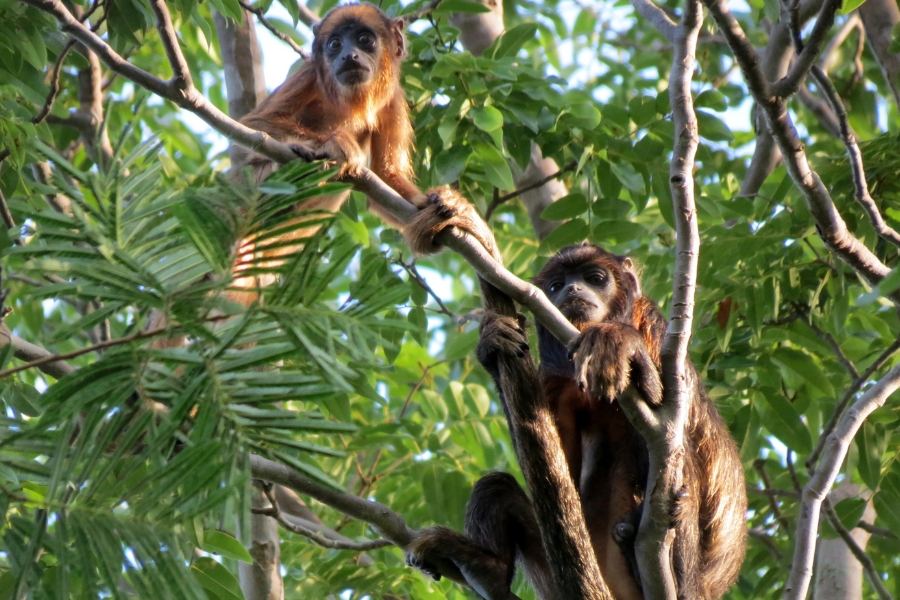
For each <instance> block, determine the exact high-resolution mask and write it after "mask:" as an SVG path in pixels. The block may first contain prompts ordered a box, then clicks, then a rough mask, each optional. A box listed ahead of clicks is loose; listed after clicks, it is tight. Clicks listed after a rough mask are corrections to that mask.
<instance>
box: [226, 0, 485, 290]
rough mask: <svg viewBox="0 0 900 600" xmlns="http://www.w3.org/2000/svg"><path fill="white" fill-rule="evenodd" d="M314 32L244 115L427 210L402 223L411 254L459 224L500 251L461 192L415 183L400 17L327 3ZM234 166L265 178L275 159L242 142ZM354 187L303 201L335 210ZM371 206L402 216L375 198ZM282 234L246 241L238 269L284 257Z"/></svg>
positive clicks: (245, 283)
mask: <svg viewBox="0 0 900 600" xmlns="http://www.w3.org/2000/svg"><path fill="white" fill-rule="evenodd" d="M313 34H314V39H313V44H312V55H311V58H310V60H309V61H307V62H305V63H303V64H302V65H301V66H300V68H299V69H298V70H297V71H296V72H295V73H294V74H293V75H291V76H290V77H288V79H287V80H286V81H285V82H284V83H283V84H282V85H281V86H280V87H279V88H278V89H276V90H275V91H274V92H273V93H272V94H271V95H270V96H269V97H267V98H266V99H265V100H263V101H262V102H261V103H260V104H259V106H257V107H256V109H255V110H253V111H252V112H251V113H250V114H248V115H247V116H246V117H244V118H243V119H242V120H241V122H242V123H243V124H244V125H247V126H248V127H251V128H253V129H257V130H259V131H263V132H265V133H267V134H268V135H270V136H272V137H273V138H275V139H277V140H279V141H283V142H286V143H288V144H290V145H291V147H292V148H293V149H294V151H295V152H296V153H297V154H298V155H299V156H300V157H301V158H304V159H306V160H315V159H329V160H333V161H336V162H337V163H338V164H339V166H340V174H339V176H357V175H359V174H360V173H361V171H362V168H363V167H365V166H369V167H370V168H371V169H372V171H373V172H374V173H375V174H376V175H378V177H380V178H381V179H382V180H384V182H385V183H387V184H388V185H389V186H390V187H392V188H393V189H394V190H395V191H396V192H397V193H399V194H400V195H401V196H403V197H404V198H405V199H406V200H408V201H409V202H411V203H412V204H414V205H415V206H417V207H418V208H420V209H423V210H421V211H420V212H419V214H418V215H417V216H416V217H415V219H414V220H413V222H412V223H410V224H409V225H408V226H407V227H406V228H405V231H404V235H405V237H406V239H407V242H408V243H409V245H410V247H411V249H412V250H413V252H415V253H417V254H429V253H433V252H436V251H437V250H438V249H439V247H438V246H437V245H436V244H435V243H434V241H433V239H434V235H436V234H437V233H438V232H439V231H440V230H441V229H443V228H446V227H449V226H453V225H455V226H458V227H460V228H462V229H464V230H466V231H468V232H469V233H471V234H472V235H474V236H475V237H476V239H478V240H479V241H481V243H482V244H483V245H484V246H485V248H487V249H488V251H489V252H491V254H492V255H493V256H494V257H495V258H498V259H499V253H498V252H497V249H496V246H495V245H494V239H493V235H492V234H491V232H490V229H489V228H488V227H487V225H485V224H484V222H483V220H482V219H481V218H480V216H479V215H478V214H477V212H476V211H475V209H474V207H472V206H471V205H470V204H469V203H468V201H467V200H466V199H465V198H463V197H462V196H461V195H460V194H459V193H458V192H456V191H455V190H452V189H450V188H447V187H444V188H438V189H433V190H430V191H429V192H428V193H427V194H423V193H422V192H421V191H420V190H419V188H418V187H416V185H415V184H414V183H413V182H412V179H413V167H412V159H411V154H410V153H411V149H412V142H413V135H412V133H413V132H412V126H411V124H410V120H409V108H408V106H407V103H406V97H405V95H404V93H403V88H402V86H401V85H400V63H401V62H402V60H403V58H404V57H405V55H406V44H405V41H404V38H403V20H402V19H390V18H389V17H387V16H386V15H385V14H384V13H383V12H382V11H381V10H380V9H378V8H377V7H375V6H372V5H371V4H349V5H345V6H339V7H336V8H334V9H332V10H331V11H329V12H328V14H327V15H325V18H324V19H322V21H321V22H320V23H318V24H316V25H314V26H313ZM235 166H236V167H237V168H238V169H240V168H243V167H246V166H249V167H251V169H252V175H253V178H254V180H255V181H256V183H260V182H261V181H262V180H264V179H265V178H266V177H267V176H268V175H269V174H270V173H272V171H274V170H275V169H276V168H277V166H278V165H277V164H276V163H275V162H274V161H272V160H271V159H269V158H267V157H265V156H262V155H260V154H256V153H254V152H251V151H249V150H246V149H244V150H241V151H239V152H238V158H237V159H236V165H235ZM348 195H349V192H345V193H342V194H338V195H331V196H324V197H321V198H316V199H314V200H310V201H308V202H304V203H302V204H301V205H300V206H298V207H297V208H298V209H301V210H317V211H327V212H332V213H333V212H336V211H337V210H338V209H339V208H340V206H341V204H343V202H344V200H345V199H346V198H347V196H348ZM372 208H373V210H374V211H375V212H376V213H377V214H379V216H381V217H382V218H384V219H386V220H387V221H389V222H391V223H393V224H395V225H396V224H397V223H396V221H394V219H393V218H392V217H391V216H390V215H389V214H387V213H386V212H384V211H382V210H380V209H379V208H378V206H377V205H372ZM300 218H301V219H302V218H303V217H300ZM316 229H317V227H305V228H301V229H299V230H297V231H295V232H294V233H293V234H291V235H290V238H291V239H297V240H301V239H303V238H306V237H309V236H310V235H312V234H313V233H314V232H315V230H316ZM284 241H285V240H283V239H279V240H277V243H276V244H275V245H276V246H277V247H278V249H277V250H262V251H260V250H259V249H258V248H256V245H255V243H254V242H253V240H245V242H244V243H243V244H242V247H241V249H240V252H239V254H240V258H239V259H238V262H237V265H236V267H235V270H236V271H238V272H239V271H241V270H242V268H241V265H242V264H244V263H249V262H250V261H251V260H253V258H254V257H255V255H256V254H261V255H263V256H266V257H268V256H274V257H280V256H284V255H286V254H289V253H290V252H292V251H293V250H295V249H296V248H295V247H293V246H290V245H285V244H284ZM270 264H272V263H270ZM275 264H277V263H275ZM267 283H269V282H268V281H262V280H258V279H250V278H240V277H238V278H237V279H236V281H235V286H236V287H238V288H253V287H259V286H261V285H266V284H267ZM233 297H234V299H236V300H238V301H241V302H243V303H245V304H249V303H250V302H252V301H253V299H255V297H256V296H255V294H252V293H249V294H242V293H237V294H233Z"/></svg>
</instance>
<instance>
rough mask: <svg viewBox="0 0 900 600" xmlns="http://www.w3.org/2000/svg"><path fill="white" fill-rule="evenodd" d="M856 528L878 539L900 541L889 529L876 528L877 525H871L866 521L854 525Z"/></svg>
mask: <svg viewBox="0 0 900 600" xmlns="http://www.w3.org/2000/svg"><path fill="white" fill-rule="evenodd" d="M856 526H857V527H859V528H860V529H862V530H863V531H868V532H869V533H871V534H872V535H877V536H880V537H886V538H890V539H892V540H896V539H900V538H898V537H897V534H896V533H894V532H893V531H891V530H890V529H885V528H884V527H878V526H877V525H873V524H871V523H869V522H868V521H860V522H859V523H857V524H856Z"/></svg>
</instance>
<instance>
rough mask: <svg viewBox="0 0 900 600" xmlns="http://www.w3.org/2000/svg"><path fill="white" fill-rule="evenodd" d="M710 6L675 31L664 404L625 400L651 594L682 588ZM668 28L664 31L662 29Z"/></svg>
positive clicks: (671, 598) (641, 563) (692, 2)
mask: <svg viewBox="0 0 900 600" xmlns="http://www.w3.org/2000/svg"><path fill="white" fill-rule="evenodd" d="M702 14H703V11H702V9H701V7H700V2H699V0H686V3H685V11H684V16H683V17H682V22H681V24H680V25H679V26H678V28H677V30H676V31H675V32H674V34H672V40H673V50H674V54H673V56H672V73H671V77H670V80H669V95H670V102H671V106H672V117H673V121H674V126H675V146H674V149H673V155H672V162H671V165H670V168H669V187H670V189H671V190H672V200H673V205H674V212H675V236H676V239H677V242H676V247H675V275H674V281H673V286H672V287H673V290H672V315H671V319H670V321H669V326H668V328H667V331H666V335H665V338H664V340H663V343H662V349H661V352H660V360H661V363H662V383H663V403H662V406H661V407H660V408H658V409H656V410H655V411H650V410H648V407H647V406H644V405H643V403H641V402H634V403H632V402H620V403H619V406H621V407H622V409H623V410H625V411H626V414H627V416H628V419H629V421H631V423H632V424H633V425H634V426H635V428H636V429H637V430H638V431H639V432H640V433H641V435H642V437H643V438H644V441H645V442H646V443H647V450H648V454H649V465H648V477H647V496H646V498H645V500H644V508H643V514H642V515H641V523H640V527H639V528H638V533H637V538H636V540H635V554H636V558H637V563H638V570H639V571H640V573H641V585H642V587H643V592H644V595H645V597H647V598H659V599H663V598H665V599H667V600H675V599H676V598H677V597H678V589H677V585H676V581H675V572H674V566H673V564H672V559H671V557H672V544H673V543H674V539H675V530H674V529H673V528H671V527H670V523H671V516H670V515H671V514H672V512H671V511H672V506H673V504H674V502H675V498H676V494H677V493H678V491H679V490H681V489H682V486H683V481H684V472H683V471H684V432H685V429H686V423H687V414H688V409H689V407H690V403H691V397H690V390H691V388H692V386H694V385H697V382H696V381H692V380H691V379H692V377H693V376H692V375H691V374H689V373H688V369H687V363H686V359H687V349H688V343H689V342H690V339H691V325H692V323H693V319H694V294H695V292H696V285H697V262H698V256H699V252H700V234H699V230H698V225H697V208H696V205H695V200H694V178H693V171H694V157H695V156H696V153H697V147H698V146H699V143H700V138H699V135H698V131H697V116H696V113H695V112H694V104H693V99H692V96H691V79H692V77H693V72H694V59H695V54H696V50H697V38H698V37H699V34H700V26H701V25H702V22H703V18H702ZM663 33H664V35H665V32H663Z"/></svg>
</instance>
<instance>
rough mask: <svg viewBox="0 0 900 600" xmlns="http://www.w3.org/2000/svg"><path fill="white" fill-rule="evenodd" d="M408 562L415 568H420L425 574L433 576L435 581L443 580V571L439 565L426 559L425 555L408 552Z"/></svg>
mask: <svg viewBox="0 0 900 600" xmlns="http://www.w3.org/2000/svg"><path fill="white" fill-rule="evenodd" d="M406 564H407V565H408V566H410V567H413V568H414V569H418V570H420V571H421V572H422V574H423V575H427V576H428V577H431V578H432V579H434V580H435V581H440V580H441V573H440V571H438V569H437V567H435V566H434V565H432V564H431V563H429V562H428V561H427V560H425V558H424V556H422V555H421V554H418V553H414V552H407V554H406Z"/></svg>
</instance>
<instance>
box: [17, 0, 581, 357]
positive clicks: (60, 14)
mask: <svg viewBox="0 0 900 600" xmlns="http://www.w3.org/2000/svg"><path fill="white" fill-rule="evenodd" d="M22 1H23V2H25V3H26V4H29V5H31V6H34V7H36V8H39V9H41V10H44V11H46V12H48V13H50V14H52V15H53V16H54V17H55V18H56V19H57V20H58V21H59V22H60V23H61V25H62V29H63V31H66V32H68V33H70V34H71V35H72V36H74V37H75V38H76V39H78V40H79V41H81V42H82V43H84V44H85V45H86V46H88V47H89V48H91V49H92V50H94V51H95V52H96V53H97V55H98V56H99V57H100V58H101V60H103V62H104V63H106V65H107V66H108V67H109V68H110V69H111V70H113V71H114V72H116V73H119V74H120V75H122V76H124V77H127V78H128V79H130V80H132V81H134V82H135V83H137V84H138V85H141V86H143V87H145V88H147V89H148V90H150V91H152V92H154V93H155V94H157V95H159V96H161V97H163V98H166V99H167V100H171V101H172V102H174V103H175V104H177V105H178V106H180V107H182V108H184V109H186V110H189V111H191V112H192V113H194V114H196V115H197V116H199V117H200V118H201V119H203V120H204V121H205V122H206V123H208V124H209V125H210V126H212V128H213V129H215V130H216V131H218V132H219V133H221V134H222V135H224V136H226V137H228V138H229V139H231V140H234V141H236V142H238V143H240V144H243V145H244V146H247V147H248V148H251V149H252V150H254V151H256V152H259V153H260V154H263V155H265V156H268V157H269V158H271V159H273V160H275V161H278V162H280V163H286V162H290V161H291V160H294V159H295V158H296V155H295V154H294V152H293V151H292V150H291V149H290V147H289V146H288V145H287V144H283V143H281V142H278V141H276V140H274V139H273V138H271V137H270V136H268V135H267V134H265V133H262V132H260V131H255V130H253V129H250V128H249V127H246V126H245V125H242V124H240V123H238V122H237V121H234V120H233V119H230V118H229V117H228V116H227V115H225V114H223V113H222V112H221V111H220V110H219V109H217V108H216V107H215V106H213V105H212V104H211V103H210V102H209V101H208V100H207V99H206V98H205V97H203V95H201V94H200V93H199V92H198V91H197V90H196V89H195V88H193V87H192V88H190V89H186V90H179V89H176V88H174V87H173V86H170V85H169V84H168V83H167V82H165V81H163V80H161V79H159V78H157V77H155V76H153V75H151V74H150V73H148V72H146V71H144V70H142V69H140V68H138V67H135V66H134V65H131V64H129V63H128V62H127V61H126V60H124V59H123V58H122V57H121V56H119V55H118V54H116V53H115V51H113V49H112V48H111V47H110V46H109V45H108V44H107V43H106V42H105V41H103V40H102V39H101V38H99V37H98V36H97V35H95V34H94V33H93V32H92V31H90V30H89V29H87V28H85V27H84V26H83V25H82V24H81V23H79V22H78V21H77V20H76V19H75V18H74V17H73V16H72V15H71V13H69V11H68V10H66V8H65V6H63V4H62V2H60V0H22ZM352 183H353V184H354V187H355V188H356V189H357V190H359V191H361V192H363V193H365V194H366V195H368V196H369V198H370V199H371V200H372V201H374V202H375V203H377V204H378V205H379V206H380V207H381V208H382V209H384V210H385V211H386V212H388V213H389V214H390V215H391V216H393V217H394V218H395V219H396V220H397V221H399V222H400V223H407V222H409V220H410V219H411V218H412V216H413V215H414V214H416V212H417V210H418V209H416V208H415V207H414V206H413V205H412V204H410V203H409V202H407V201H406V200H405V199H404V198H402V197H401V196H400V195H399V194H397V193H396V192H395V191H394V190H392V189H391V188H390V187H388V186H387V185H386V184H385V183H384V182H383V181H382V180H381V179H379V178H378V177H377V176H376V175H375V174H374V173H372V172H371V171H369V170H368V169H365V170H364V171H363V174H362V175H361V176H360V177H358V178H355V179H353V180H352ZM438 241H439V242H440V243H442V244H443V245H445V246H447V247H448V248H452V249H453V250H455V251H457V252H459V253H460V254H462V255H463V257H464V258H466V260H468V262H469V263H470V264H472V266H473V267H474V268H475V270H476V271H478V273H479V275H481V276H482V277H484V278H485V279H486V280H487V281H489V282H490V283H492V284H493V285H495V286H496V287H497V288H499V289H500V290H502V291H503V292H505V293H506V294H507V295H509V296H510V297H512V298H513V299H514V300H516V301H517V302H520V303H521V304H524V305H525V306H526V307H527V308H528V309H530V310H531V311H532V312H533V313H534V314H535V317H536V318H537V319H538V320H539V321H541V323H542V324H543V325H545V326H546V327H547V328H548V329H549V330H550V331H551V332H553V334H554V335H555V336H557V337H558V338H559V339H560V340H561V341H563V342H566V341H568V340H570V339H572V338H573V337H575V335H577V333H578V332H577V330H576V329H575V328H574V327H573V326H572V324H571V323H569V322H568V321H567V320H566V319H565V317H563V316H562V314H561V313H560V312H559V310H557V309H556V307H554V306H553V305H552V304H551V303H550V301H549V300H547V298H546V296H544V294H543V293H542V292H541V291H540V290H538V289H537V288H536V287H534V286H533V285H530V284H528V283H525V282H524V281H522V280H520V279H518V278H517V277H516V276H515V275H513V274H512V273H510V272H509V271H507V270H506V269H504V268H503V267H502V266H501V265H499V264H497V263H496V262H495V261H494V260H493V259H492V258H491V257H490V255H489V254H488V253H487V252H486V251H485V250H484V248H483V247H482V246H481V244H479V243H478V242H477V241H475V240H474V239H471V238H469V237H468V236H467V235H466V234H464V233H462V232H459V231H456V230H454V231H446V230H445V232H444V233H442V234H441V235H440V236H439V239H438Z"/></svg>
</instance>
